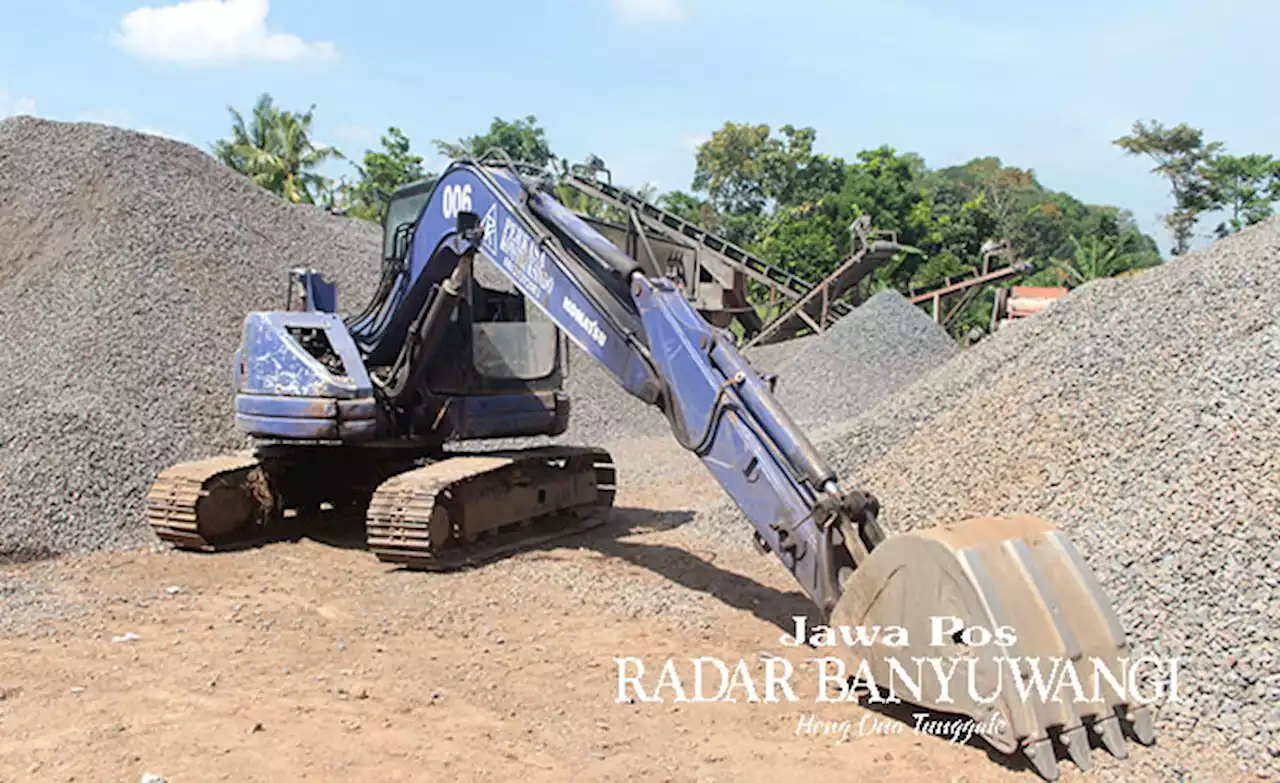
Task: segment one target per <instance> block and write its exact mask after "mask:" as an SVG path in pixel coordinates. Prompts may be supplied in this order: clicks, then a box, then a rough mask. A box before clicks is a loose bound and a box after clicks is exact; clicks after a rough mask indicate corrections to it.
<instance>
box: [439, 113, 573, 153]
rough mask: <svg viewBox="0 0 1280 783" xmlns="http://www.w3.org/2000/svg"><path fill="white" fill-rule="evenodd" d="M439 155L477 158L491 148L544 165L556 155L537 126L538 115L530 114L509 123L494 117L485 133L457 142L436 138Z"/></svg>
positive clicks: (543, 132)
mask: <svg viewBox="0 0 1280 783" xmlns="http://www.w3.org/2000/svg"><path fill="white" fill-rule="evenodd" d="M435 145H436V148H437V149H438V150H440V154H442V155H447V156H449V157H450V158H460V157H463V156H470V157H474V158H478V157H480V156H481V155H483V154H484V153H486V152H488V151H489V150H491V149H502V150H504V151H505V152H506V153H507V154H508V155H510V156H511V158H512V160H517V161H526V162H528V163H534V164H537V165H538V166H545V165H547V164H548V163H550V162H551V161H552V159H554V158H555V156H554V155H553V154H552V153H551V147H550V145H549V144H547V135H546V131H545V130H543V129H542V128H540V127H539V126H538V118H537V117H535V116H534V115H532V114H530V115H529V116H527V117H525V118H524V119H518V120H514V121H511V122H508V121H506V120H504V119H501V118H500V117H494V118H493V122H491V123H490V124H489V130H488V132H487V133H483V134H480V135H478V136H469V137H467V138H465V139H458V140H457V141H456V142H448V141H441V140H439V139H436V140H435Z"/></svg>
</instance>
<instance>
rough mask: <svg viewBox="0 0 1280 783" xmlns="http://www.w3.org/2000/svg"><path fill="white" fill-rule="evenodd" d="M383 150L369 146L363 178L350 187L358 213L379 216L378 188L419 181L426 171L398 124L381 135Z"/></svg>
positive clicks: (384, 189)
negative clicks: (411, 150)
mask: <svg viewBox="0 0 1280 783" xmlns="http://www.w3.org/2000/svg"><path fill="white" fill-rule="evenodd" d="M381 141H382V150H380V151H377V150H367V151H366V152H365V153H364V160H363V161H362V165H360V166H357V167H356V168H357V169H358V170H359V171H360V182H359V184H357V185H356V186H355V187H354V188H353V189H352V191H351V201H352V202H353V204H352V206H351V207H350V209H349V212H350V213H351V214H353V215H356V216H357V217H363V218H366V219H369V220H380V219H381V217H382V214H381V212H382V210H381V208H380V205H381V200H380V197H379V192H381V193H387V194H389V193H391V192H393V191H394V190H395V189H396V188H398V187H400V186H401V185H407V184H409V183H410V182H417V181H418V180H420V179H424V178H425V177H426V176H427V174H426V171H425V170H424V169H423V168H422V156H421V155H415V154H413V153H412V152H410V151H409V138H408V137H407V136H405V135H404V131H402V130H400V129H399V128H396V127H394V126H393V127H390V128H388V129H387V132H386V134H384V135H383V136H382V139H381Z"/></svg>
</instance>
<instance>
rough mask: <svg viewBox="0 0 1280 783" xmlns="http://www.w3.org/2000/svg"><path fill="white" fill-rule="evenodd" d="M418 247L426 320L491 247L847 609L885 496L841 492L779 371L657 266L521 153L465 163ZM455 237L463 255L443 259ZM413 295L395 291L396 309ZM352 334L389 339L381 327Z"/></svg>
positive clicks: (794, 563)
mask: <svg viewBox="0 0 1280 783" xmlns="http://www.w3.org/2000/svg"><path fill="white" fill-rule="evenodd" d="M413 247H414V252H412V253H411V254H410V257H409V259H408V264H407V266H406V270H405V277H406V279H405V281H404V284H403V285H402V286H401V287H400V290H405V291H407V290H409V289H411V288H412V287H413V286H414V285H415V284H416V283H417V281H416V278H417V277H420V276H422V275H431V276H433V277H434V278H435V279H438V280H439V288H438V291H437V292H436V294H435V295H434V298H433V300H432V302H431V303H429V304H428V305H427V308H426V311H425V318H424V319H423V320H424V323H425V324H429V323H430V322H432V321H435V322H443V321H444V320H445V319H446V318H447V317H448V313H449V308H450V307H451V304H449V303H448V296H449V292H450V291H455V290H456V289H457V287H458V285H459V283H460V280H459V279H458V273H459V268H460V267H461V268H462V269H463V270H464V271H465V270H466V269H467V268H468V267H467V263H468V262H467V261H466V259H468V258H469V257H470V256H472V255H473V254H476V253H479V254H483V255H484V256H486V257H487V258H488V259H489V260H490V261H492V262H493V264H494V265H495V266H496V267H497V268H498V269H500V270H501V271H502V272H503V273H505V274H506V275H507V276H508V277H509V278H510V281H511V283H512V284H513V285H514V286H515V287H517V288H518V289H519V290H520V291H521V293H523V294H524V296H525V297H526V299H527V300H528V301H529V302H531V303H533V304H534V305H535V306H537V307H538V308H540V309H541V310H542V311H543V312H544V313H545V314H546V315H547V316H548V317H549V318H550V319H551V320H552V321H554V322H555V324H556V325H557V326H558V327H559V328H560V330H561V331H562V332H563V333H564V334H566V335H567V336H568V337H569V339H571V340H573V341H574V342H575V343H576V344H577V345H578V346H579V347H580V348H581V349H582V350H583V351H585V352H586V353H587V354H588V355H590V356H592V357H593V358H594V359H596V360H597V361H599V362H600V363H601V364H602V365H603V366H604V367H605V368H606V369H607V370H608V371H609V372H610V373H611V374H612V375H613V376H614V378H615V379H616V380H617V382H618V383H619V384H620V385H621V386H622V387H623V388H624V389H626V390H627V391H628V392H630V393H631V394H632V395H634V396H635V397H637V398H638V399H640V400H642V401H644V402H646V403H648V404H650V405H654V406H656V407H658V408H659V409H660V410H661V411H662V412H663V413H664V414H665V416H666V417H667V419H668V421H669V422H670V424H671V429H672V432H673V434H674V436H675V438H676V440H677V441H679V443H680V444H681V445H682V446H683V447H684V448H686V449H688V450H690V451H692V452H694V453H695V454H696V455H697V456H698V458H699V459H701V460H702V462H703V464H704V465H706V467H707V469H708V470H709V471H710V472H711V473H712V475H714V476H715V477H716V479H717V480H718V481H719V482H720V484H721V485H722V486H723V487H724V489H725V491H726V492H727V493H728V494H729V496H730V497H732V498H733V500H734V501H735V502H736V503H737V505H738V507H739V508H741V509H742V510H743V512H744V513H745V514H746V516H747V518H748V519H749V520H750V521H751V522H752V524H753V525H754V527H755V539H756V541H757V543H758V544H759V545H760V546H761V547H763V548H764V549H767V550H768V551H771V552H773V553H775V554H776V555H777V556H778V557H779V558H780V559H781V560H782V562H783V564H784V565H786V567H787V568H788V569H789V570H790V571H791V572H792V574H793V575H794V576H795V578H796V579H797V581H798V582H799V583H800V585H801V587H802V588H803V589H804V591H805V592H806V593H807V594H808V595H809V597H810V598H811V599H812V600H813V601H814V603H815V604H816V605H817V606H818V607H819V608H820V609H821V610H822V612H823V614H824V615H829V614H830V612H831V611H833V610H834V608H835V606H836V602H837V600H838V599H839V597H840V580H841V578H842V577H844V578H847V577H848V575H849V574H851V573H852V572H853V570H854V569H855V568H856V566H857V563H858V561H859V560H860V559H861V558H862V557H865V556H866V554H867V553H868V552H869V551H870V550H871V548H873V547H874V546H875V545H876V544H877V543H879V541H880V540H881V539H882V538H883V535H882V534H881V533H880V532H879V527H878V524H877V522H876V513H877V505H876V502H875V500H874V499H873V498H871V497H869V496H866V495H863V494H861V493H857V492H854V493H848V494H845V493H843V492H841V490H840V488H839V484H838V481H837V476H836V474H835V472H834V471H833V470H832V469H831V468H830V467H829V466H828V465H827V464H826V462H825V461H824V460H823V458H822V456H821V455H820V454H819V453H818V451H817V450H816V449H815V448H814V446H813V444H811V443H810V442H809V441H808V439H807V438H806V437H805V436H804V434H803V433H802V432H801V431H800V429H799V428H798V427H797V426H796V424H795V423H794V422H793V421H792V420H791V418H790V417H789V416H788V415H787V413H786V411H785V410H783V408H782V406H781V405H779V404H778V402H777V399H776V398H775V397H774V396H773V392H772V388H771V386H770V383H771V382H770V381H769V380H766V378H764V377H763V376H762V375H761V374H760V373H758V372H757V371H756V370H755V369H754V368H753V367H752V366H751V365H750V364H749V363H748V362H747V360H746V359H745V358H744V357H743V356H742V354H740V353H739V352H738V350H737V348H736V347H735V345H734V340H733V338H732V335H731V334H729V333H728V332H725V331H723V330H719V329H716V328H715V327H712V326H711V325H710V324H708V323H707V322H706V321H705V320H704V319H703V318H702V317H701V316H700V315H699V314H698V312H697V311H696V310H695V309H694V308H693V307H692V306H691V305H690V303H689V302H688V301H687V300H686V299H685V297H684V295H683V293H682V292H681V291H680V290H679V289H677V288H676V287H675V285H674V284H673V283H672V282H671V281H669V280H667V279H666V278H651V277H648V276H646V275H645V274H644V273H643V272H642V270H641V269H640V268H639V266H638V264H637V263H636V262H635V261H634V260H633V259H632V258H630V257H629V256H627V255H625V254H624V253H622V252H621V251H620V250H618V249H617V248H616V247H615V246H614V245H612V244H611V243H609V242H608V241H607V240H606V239H604V237H602V236H601V235H599V234H598V233H596V232H595V231H594V229H592V228H591V227H590V226H588V225H587V224H586V223H585V222H584V221H582V220H581V219H579V218H578V217H577V216H576V215H574V214H573V213H572V212H570V211H569V210H567V209H565V208H564V207H563V206H562V205H561V204H560V203H559V202H558V201H556V200H555V198H554V197H553V196H551V195H550V193H549V192H547V190H546V189H544V187H542V186H541V185H540V183H538V182H536V181H531V180H529V179H528V178H526V175H524V174H522V173H521V172H520V171H519V170H517V169H516V168H515V167H514V166H512V167H494V166H484V165H479V164H475V163H470V162H458V163H454V164H453V165H452V166H451V167H450V168H449V169H448V170H447V171H446V172H445V173H444V174H443V175H442V176H441V178H440V180H439V182H438V183H437V185H436V188H435V193H434V194H433V195H432V197H431V199H430V200H429V201H428V202H427V204H426V206H425V207H424V210H423V213H422V215H421V216H420V218H419V221H418V224H417V228H416V231H415V235H414V239H413ZM442 247H447V248H449V249H450V250H451V251H452V252H451V253H449V254H443V255H447V256H448V257H456V258H457V259H459V261H458V262H457V263H455V264H452V265H450V266H447V267H440V266H437V267H435V268H433V267H432V263H433V261H436V262H437V263H438V259H439V258H441V257H442V254H441V253H440V249H441V248H442ZM445 275H448V276H449V277H445ZM400 306H402V305H401V304H400V301H398V297H392V298H389V300H388V302H387V303H386V305H385V308H386V309H387V310H388V311H389V312H390V311H394V310H395V309H396V308H398V307H400ZM380 320H381V322H384V323H385V322H387V321H388V320H389V319H388V318H386V317H385V316H384V317H383V318H382V319H380ZM378 321H379V319H377V318H374V319H371V323H377V322H378ZM423 331H430V330H429V329H428V328H425V327H424V329H423ZM353 334H354V336H355V337H356V339H357V341H360V340H361V339H362V338H363V339H369V340H370V342H372V341H373V339H376V335H375V334H374V330H372V329H370V330H369V333H368V334H367V335H366V334H364V333H362V332H361V330H359V329H356V330H353ZM424 353H430V351H429V350H424Z"/></svg>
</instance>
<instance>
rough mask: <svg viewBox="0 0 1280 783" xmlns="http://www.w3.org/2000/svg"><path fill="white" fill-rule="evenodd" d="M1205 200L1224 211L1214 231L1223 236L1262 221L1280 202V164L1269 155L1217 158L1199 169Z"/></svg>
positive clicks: (1220, 156) (1224, 156)
mask: <svg viewBox="0 0 1280 783" xmlns="http://www.w3.org/2000/svg"><path fill="white" fill-rule="evenodd" d="M1202 171H1203V174H1204V178H1205V182H1206V187H1207V192H1208V199H1209V201H1210V203H1211V204H1212V205H1213V207H1215V208H1217V209H1223V210H1226V212H1227V219H1226V220H1224V221H1223V222H1221V223H1219V224H1218V226H1217V228H1216V229H1214V232H1215V233H1216V234H1217V235H1218V236H1219V237H1224V236H1226V235H1228V234H1231V233H1233V232H1235V231H1239V230H1240V229H1242V228H1244V227H1245V226H1251V225H1253V224H1254V223H1258V222H1260V221H1263V220H1265V219H1267V218H1269V217H1271V215H1272V213H1273V212H1274V208H1273V204H1274V203H1275V202H1276V201H1280V162H1278V161H1275V160H1272V158H1271V156H1270V155H1242V156H1238V157H1237V156H1235V155H1226V154H1222V155H1218V156H1216V157H1214V158H1213V159H1212V160H1210V161H1207V162H1206V163H1204V164H1203V166H1202Z"/></svg>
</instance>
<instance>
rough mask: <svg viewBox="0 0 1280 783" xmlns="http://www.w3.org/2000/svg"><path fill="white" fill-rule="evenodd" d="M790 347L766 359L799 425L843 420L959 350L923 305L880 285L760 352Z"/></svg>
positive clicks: (779, 394) (781, 398) (779, 392)
mask: <svg viewBox="0 0 1280 783" xmlns="http://www.w3.org/2000/svg"><path fill="white" fill-rule="evenodd" d="M784 348H789V350H787V351H786V352H785V354H784V355H785V357H786V358H785V359H784V360H783V361H782V362H779V361H778V359H780V358H782V357H781V356H777V355H776V354H774V355H766V356H764V357H763V362H762V361H761V360H760V359H759V358H757V357H756V356H754V355H752V357H751V358H752V361H753V362H755V363H757V364H759V365H761V367H762V369H764V368H765V365H772V366H774V367H776V368H777V369H774V370H772V371H773V372H777V373H779V376H780V377H779V380H778V387H777V397H778V401H779V402H781V403H782V405H783V406H784V407H786V409H787V411H788V412H789V413H790V414H791V416H792V418H794V419H795V420H796V422H798V423H799V424H800V425H801V426H821V425H824V424H826V423H828V422H834V421H844V420H845V419H848V418H851V417H853V416H856V415H858V414H860V413H862V412H863V411H865V410H867V409H868V408H871V407H873V406H874V405H876V404H877V403H879V402H880V401H881V400H883V399H884V398H885V397H886V396H888V395H889V394H891V393H892V392H894V391H896V390H897V389H899V388H901V387H903V386H905V385H906V384H908V383H910V382H911V381H914V380H915V379H916V378H918V377H920V376H921V375H923V374H924V373H926V372H928V371H929V370H932V369H933V368H935V367H937V366H939V365H940V364H942V363H944V362H945V361H947V360H948V359H950V358H951V357H952V356H955V355H956V354H958V353H959V352H960V348H959V346H957V345H956V343H955V341H954V340H952V339H951V338H950V337H949V336H948V335H947V333H946V332H945V331H944V330H943V329H942V328H941V327H939V326H938V325H937V324H935V323H934V322H933V319H931V318H930V317H929V316H928V315H926V314H925V313H924V311H923V310H921V309H920V308H918V307H916V306H915V305H913V304H911V303H910V302H909V301H907V299H906V298H905V297H903V296H902V294H900V293H898V292H897V291H892V290H887V291H881V292H880V293H878V294H876V295H875V296H873V297H871V298H870V299H869V300H867V302H866V303H865V304H863V305H862V306H861V307H858V308H856V309H854V311H853V312H852V313H850V314H849V315H847V316H845V317H844V318H841V319H840V320H839V321H836V323H835V324H834V325H833V326H832V327H831V328H830V329H828V330H827V331H826V332H823V333H822V334H821V335H818V336H816V337H808V338H802V339H801V340H797V341H795V342H790V343H782V344H781V345H779V346H766V347H764V348H761V349H759V350H760V351H761V352H763V351H770V350H776V351H778V352H779V353H781V352H782V349H784Z"/></svg>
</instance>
